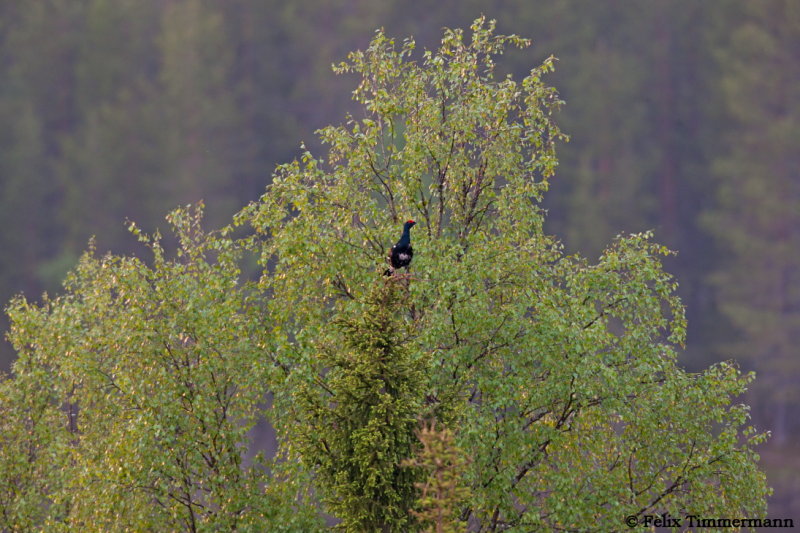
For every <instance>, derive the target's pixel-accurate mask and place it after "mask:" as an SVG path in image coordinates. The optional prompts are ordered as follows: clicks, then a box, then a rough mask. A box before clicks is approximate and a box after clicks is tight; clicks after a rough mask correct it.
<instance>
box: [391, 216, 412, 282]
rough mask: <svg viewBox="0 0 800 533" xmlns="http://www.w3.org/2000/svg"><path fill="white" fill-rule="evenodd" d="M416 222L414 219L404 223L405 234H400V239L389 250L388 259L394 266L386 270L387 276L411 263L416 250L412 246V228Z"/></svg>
mask: <svg viewBox="0 0 800 533" xmlns="http://www.w3.org/2000/svg"><path fill="white" fill-rule="evenodd" d="M414 224H416V222H414V221H413V220H409V221H408V222H406V223H405V224H403V235H401V236H400V240H399V241H397V244H395V245H394V246H392V249H391V250H390V251H389V257H388V258H387V259H388V260H389V264H390V265H392V266H391V267H390V268H388V269H387V270H386V272H384V275H385V276H391V275H392V274H393V273H394V271H395V270H397V269H398V268H402V267H407V266H408V265H409V264H411V258H412V257H414V250H413V249H412V248H411V228H412V227H413V226H414Z"/></svg>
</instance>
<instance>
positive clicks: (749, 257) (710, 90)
mask: <svg viewBox="0 0 800 533" xmlns="http://www.w3.org/2000/svg"><path fill="white" fill-rule="evenodd" d="M481 13H485V14H486V15H487V16H489V17H492V18H496V19H497V20H498V30H500V31H501V32H503V33H516V34H519V35H522V36H525V37H532V38H533V46H532V47H531V48H527V49H525V50H522V51H518V52H516V51H515V52H513V53H509V54H508V55H506V56H504V57H503V58H502V60H501V61H500V62H499V65H498V68H499V69H500V70H501V71H502V72H509V73H514V74H515V76H516V77H521V74H522V75H524V73H526V72H527V71H529V70H530V68H531V67H532V66H534V65H538V64H540V63H541V62H542V60H543V59H544V58H546V57H548V56H549V55H551V54H553V55H555V56H556V57H558V58H559V63H558V66H557V69H556V73H555V74H553V75H552V76H550V77H549V79H548V80H547V82H548V83H549V84H551V85H554V86H555V87H556V88H557V89H558V90H559V92H560V94H561V96H562V98H563V99H564V100H566V102H567V105H566V106H565V107H564V108H563V110H562V111H561V112H560V115H559V116H558V117H557V121H558V123H559V124H560V126H561V128H562V130H563V131H565V132H566V133H568V134H569V135H570V137H571V141H570V142H569V143H568V144H566V145H562V146H560V148H559V159H560V166H559V169H558V171H557V175H556V177H555V178H554V179H553V180H552V190H551V192H550V193H549V194H548V196H547V197H546V207H547V208H548V210H549V215H548V219H547V220H548V227H547V228H546V229H547V231H548V232H549V233H553V234H555V235H558V236H559V237H560V238H562V239H563V242H564V244H565V246H566V248H567V250H568V251H579V252H581V253H582V254H584V255H586V256H588V257H596V256H597V255H598V254H599V252H600V249H601V247H602V246H603V243H606V242H609V241H610V240H611V239H612V238H613V236H614V235H616V234H618V233H621V232H634V231H643V230H646V229H651V228H652V229H654V230H655V233H656V238H657V240H658V241H660V242H663V243H665V244H666V245H668V246H669V247H671V248H672V249H675V250H678V251H679V254H678V255H677V256H676V257H674V258H671V259H669V260H668V261H667V270H669V271H671V272H672V273H673V274H675V275H676V277H677V279H678V280H679V281H680V284H681V285H680V290H679V292H680V295H681V297H682V298H683V301H684V303H685V304H686V305H687V308H688V309H687V311H688V320H689V329H688V342H687V349H686V351H685V352H684V353H683V354H682V364H683V365H685V367H686V368H687V369H688V370H690V371H692V370H699V369H701V368H705V367H706V366H708V365H709V364H712V363H714V362H716V361H720V360H725V359H730V358H734V359H736V360H737V361H739V363H740V365H741V366H742V368H743V369H744V370H755V371H756V372H757V373H758V378H757V380H756V382H755V383H754V385H753V386H752V387H751V390H750V391H749V392H748V397H747V398H745V399H744V401H746V403H748V404H749V405H751V406H752V416H753V419H754V422H755V425H756V426H757V427H759V428H761V429H769V430H771V431H772V438H771V439H770V441H768V443H767V444H765V445H764V446H762V449H761V450H760V451H761V453H762V463H763V467H764V468H765V470H766V471H767V475H768V479H769V481H770V483H771V485H772V486H773V487H775V494H774V495H773V498H772V499H771V502H770V515H771V516H776V517H777V516H786V517H792V516H794V517H798V516H800V475H798V474H800V448H798V447H797V446H796V445H794V443H796V442H797V439H798V436H800V418H799V417H798V416H797V411H798V407H799V406H800V396H799V395H798V383H800V358H798V348H797V346H798V345H800V146H798V139H800V105H799V103H800V84H798V81H797V80H800V4H799V3H797V2H795V1H793V0H759V1H757V2H749V1H745V0H717V1H715V2H698V1H692V0H652V1H647V2H644V1H633V0H609V1H604V2H590V1H588V0H587V1H580V0H558V1H556V0H550V1H542V0H536V1H533V0H495V1H492V2H486V1H483V2H482V1H477V0H466V1H463V0H462V1H457V0H437V1H436V2H433V1H428V0H422V1H418V2H414V3H413V4H409V3H407V2H399V1H394V0H382V1H380V2H376V1H361V0H337V1H331V2H318V1H311V0H294V1H292V2H275V1H273V0H262V1H257V0H228V1H225V2H213V1H202V0H149V1H141V0H42V1H36V2H18V1H16V0H0V124H2V128H0V301H2V302H4V303H5V302H8V300H9V299H10V298H11V297H12V296H13V295H15V294H18V293H20V292H22V293H25V294H26V295H27V296H28V297H29V298H31V299H36V297H37V295H39V294H41V293H42V292H43V291H48V292H51V293H54V292H55V293H57V292H59V290H60V286H61V285H60V284H61V280H62V279H63V278H64V275H65V274H66V272H67V271H68V270H69V269H70V268H71V267H73V266H74V264H75V262H76V261H77V259H78V257H79V255H80V253H81V252H82V251H83V250H84V249H85V248H86V246H87V242H88V240H89V238H90V237H91V236H93V235H94V236H96V243H97V248H98V250H100V251H106V250H108V251H112V252H115V253H132V254H142V253H143V252H144V250H143V249H142V248H140V246H141V244H140V243H138V242H137V241H136V239H134V238H132V237H131V236H130V235H129V234H128V232H127V229H126V224H125V221H126V219H127V220H135V221H136V222H137V224H138V225H139V226H140V227H141V228H143V229H144V230H145V231H148V232H150V231H153V230H154V229H156V228H159V227H160V228H162V229H164V228H165V226H166V223H165V221H164V216H165V214H166V213H167V212H168V211H169V210H171V209H172V208H173V207H175V206H177V205H182V204H188V203H192V202H196V201H198V200H200V199H204V201H205V205H206V212H207V222H206V225H207V227H219V226H221V225H222V224H224V223H226V222H227V221H229V220H230V216H231V215H232V214H233V213H234V212H236V211H237V210H238V209H240V208H241V207H242V206H244V205H245V204H247V203H248V202H250V201H253V200H255V199H257V198H258V197H259V195H260V194H261V193H262V192H263V190H264V187H265V186H266V185H267V183H269V181H270V176H271V172H272V169H273V168H274V167H275V165H276V164H279V163H283V162H286V161H289V160H292V159H294V158H295V157H297V156H298V155H299V154H300V142H301V141H303V142H305V143H306V145H307V146H309V147H310V148H312V149H314V148H317V147H318V144H317V143H318V141H317V140H316V136H315V135H314V133H313V132H314V131H315V130H316V129H318V128H321V127H323V126H325V125H327V124H329V123H333V124H337V123H340V122H342V121H343V120H344V117H345V114H346V112H348V111H350V110H352V109H353V103H352V101H351V99H350V92H351V91H352V89H353V88H354V83H355V82H354V80H353V79H351V78H348V77H347V76H334V75H333V74H332V72H331V70H330V65H331V64H332V63H334V62H338V61H340V60H342V59H343V58H344V56H345V55H346V53H347V52H348V51H350V50H353V49H356V48H363V47H364V46H366V44H367V43H368V42H369V39H370V38H371V36H372V35H373V32H374V30H375V29H376V28H379V27H384V28H385V29H386V33H387V34H388V35H394V36H398V37H402V36H407V35H413V36H414V37H415V39H416V40H417V43H418V45H419V46H420V47H426V48H432V47H435V46H436V44H437V41H438V39H439V37H440V35H441V28H442V27H443V26H448V27H463V26H468V25H469V22H470V21H471V20H473V19H474V18H475V17H476V16H478V15H479V14H481ZM388 244H390V243H387V245H388ZM0 327H1V328H2V329H3V330H5V329H6V328H7V321H6V318H5V317H3V318H2V320H0ZM13 359H14V353H13V351H12V349H11V347H10V345H9V344H8V343H5V341H3V344H2V346H0V368H1V369H2V370H8V368H9V367H10V364H11V361H13ZM655 429H657V428H654V430H655ZM262 433H263V435H262V436H261V438H262V439H263V442H264V444H263V445H264V446H265V447H269V446H271V441H270V438H271V437H270V435H269V431H268V430H267V429H264V430H263V432H262Z"/></svg>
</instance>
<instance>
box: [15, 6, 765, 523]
mask: <svg viewBox="0 0 800 533" xmlns="http://www.w3.org/2000/svg"><path fill="white" fill-rule="evenodd" d="M494 29H495V26H494V22H487V21H486V20H485V19H483V18H481V19H478V20H476V21H475V23H474V24H473V25H472V28H471V30H472V32H471V36H469V37H467V36H466V35H465V33H464V32H463V31H461V30H446V31H445V34H444V38H443V40H442V44H441V47H440V48H439V49H438V50H436V51H426V52H424V53H422V54H421V55H420V54H418V53H417V52H416V51H415V47H414V42H413V41H412V40H406V41H404V42H403V43H402V44H401V45H400V46H399V47H398V46H397V45H396V44H395V43H394V42H393V41H392V40H391V39H389V38H388V37H386V36H385V35H384V34H383V32H378V33H377V34H376V36H375V38H374V39H373V41H372V43H371V44H370V46H369V48H368V49H367V50H365V51H363V52H354V53H352V54H350V56H349V57H348V60H347V61H346V62H345V63H342V64H341V65H339V66H338V67H336V70H337V71H339V72H341V73H353V74H356V75H358V76H360V79H361V81H360V83H359V84H358V87H357V88H356V90H355V91H354V98H355V100H356V101H357V102H358V103H359V104H361V106H362V108H363V116H362V117H360V118H358V119H356V118H355V117H348V120H347V123H346V124H344V125H342V126H331V127H328V128H325V129H323V130H321V132H320V135H321V137H322V140H323V141H324V142H325V143H326V144H327V146H328V147H329V151H328V154H327V157H326V158H324V159H320V158H316V157H314V156H313V155H312V154H311V153H308V152H306V153H304V154H303V156H302V158H300V159H299V160H298V161H294V162H292V163H290V164H287V165H283V166H281V167H279V168H278V169H277V171H276V173H275V175H274V179H273V183H272V184H271V185H270V186H269V187H268V189H267V191H266V193H265V194H264V195H263V197H262V198H261V199H260V201H258V202H256V203H253V204H252V205H250V206H248V207H246V208H245V209H243V210H242V211H241V212H240V213H239V214H238V215H237V216H236V217H235V220H234V224H232V225H231V226H230V227H227V228H225V229H223V230H222V231H221V232H218V233H211V234H208V233H204V232H202V231H201V230H200V229H199V217H200V215H199V213H197V212H194V213H193V212H191V211H187V210H178V211H176V212H174V213H173V215H172V216H171V221H172V223H173V225H174V226H175V228H176V230H177V234H178V236H179V240H180V244H181V246H180V252H179V255H178V257H176V258H174V259H170V258H168V257H167V254H166V253H165V252H164V250H163V249H162V248H161V245H160V244H159V243H158V239H157V238H152V239H151V238H148V237H145V236H143V235H141V234H140V236H141V238H142V239H144V240H145V241H147V242H149V243H150V245H151V248H152V250H153V255H154V260H153V264H152V266H148V265H146V264H144V263H143V262H142V261H139V260H137V259H133V258H127V257H114V256H106V257H103V258H97V257H95V254H93V253H91V252H90V253H88V254H87V255H86V256H85V257H84V259H83V260H82V261H81V263H80V264H79V265H78V267H77V268H76V270H75V271H74V272H73V274H72V275H71V276H70V278H69V279H68V281H67V284H66V294H65V295H63V296H61V297H59V298H56V299H46V300H45V301H44V302H43V303H42V304H41V305H35V304H32V303H30V302H27V301H26V300H24V299H22V298H19V299H16V300H15V301H14V302H12V304H11V306H10V307H9V314H10V316H11V320H12V330H11V333H10V338H11V340H12V342H13V343H14V345H15V347H16V349H17V350H18V352H19V359H18V361H17V363H16V364H15V367H14V377H13V378H12V379H8V380H5V381H3V382H2V384H0V407H1V408H2V409H3V411H4V413H6V414H8V413H13V414H14V416H4V417H3V418H2V422H0V443H1V444H2V446H0V467H1V468H0V476H1V477H2V479H0V507H1V508H2V509H0V510H2V513H0V520H2V521H3V522H2V523H1V524H2V527H3V529H9V530H16V529H31V528H43V527H44V528H47V529H48V530H55V531H58V530H76V529H80V530H91V529H92V528H94V529H97V530H115V529H132V530H192V531H196V530H220V529H241V530H263V529H264V528H265V527H266V528H268V529H270V530H275V531H278V530H281V529H284V530H294V531H309V530H313V529H315V528H319V527H320V524H319V521H318V519H316V518H315V517H314V512H313V509H311V508H310V507H309V506H308V505H306V504H307V503H308V500H309V497H308V495H309V494H312V493H313V494H315V495H316V496H318V497H319V499H320V501H321V502H322V503H323V504H324V505H325V509H326V510H327V511H329V512H330V513H332V514H333V515H334V516H336V517H337V518H338V519H339V520H340V526H341V528H342V529H345V530H349V531H360V530H365V529H367V530H379V531H398V530H409V529H413V528H415V527H428V526H430V525H431V521H435V523H436V525H437V526H442V527H447V528H449V529H453V530H463V529H464V527H465V526H466V527H468V528H469V529H470V530H474V531H499V530H515V531H530V530H535V529H541V530H552V529H562V528H563V529H569V530H597V529H603V530H619V529H624V528H626V527H627V526H623V519H624V517H625V516H628V515H636V516H639V517H641V516H642V515H645V514H657V513H666V512H668V513H670V514H671V515H673V516H682V515H685V514H696V515H698V516H748V517H757V516H761V515H763V513H764V512H765V496H766V494H767V492H768V489H767V488H766V485H765V480H764V476H763V474H762V473H761V472H759V471H758V469H757V466H756V461H757V455H756V454H755V452H754V451H753V448H754V446H755V445H756V444H758V443H759V442H761V441H762V440H763V439H764V438H765V436H764V435H763V434H757V433H756V432H755V431H754V430H753V429H752V428H749V427H747V426H746V424H747V418H748V410H747V407H746V406H744V405H741V404H736V403H734V398H735V397H736V396H738V395H740V394H742V393H743V392H744V390H745V387H746V385H747V383H748V382H749V381H750V380H751V379H752V376H750V375H748V376H743V375H741V374H740V372H739V371H738V370H737V368H736V367H735V365H733V364H731V363H721V364H718V365H715V366H713V367H711V368H709V369H708V370H706V371H704V372H702V373H699V374H687V373H686V372H684V371H683V370H682V369H681V368H680V367H679V366H678V365H677V363H676V350H677V349H678V348H679V347H680V346H681V345H682V344H683V342H684V335H685V319H684V314H683V307H682V305H681V303H680V301H679V300H678V298H677V297H676V295H675V288H676V284H675V282H674V280H673V279H672V278H671V277H670V276H669V275H668V274H666V273H665V272H664V271H663V269H662V267H661V263H660V257H661V256H663V255H665V254H668V253H669V252H668V251H667V250H666V249H664V248H663V247H661V246H659V245H657V244H655V243H654V242H652V240H651V237H650V235H649V234H636V235H628V236H620V237H619V238H617V239H616V240H615V241H614V242H613V243H611V244H610V245H609V246H608V248H607V249H606V250H605V251H604V252H603V254H602V255H601V256H600V258H599V259H598V260H597V262H595V263H590V262H589V261H587V260H586V259H584V258H582V257H579V256H568V255H565V254H564V253H563V252H562V247H561V245H560V243H559V242H558V241H557V240H556V239H555V238H553V237H551V236H548V235H545V234H544V232H543V223H544V212H543V210H542V209H541V208H540V207H539V202H540V201H541V199H542V195H543V194H544V192H545V191H546V190H547V187H548V179H549V178H550V177H552V175H553V173H554V170H555V167H556V157H555V145H556V143H557V142H558V141H563V140H565V139H566V138H565V136H564V135H563V134H562V133H561V132H560V131H559V129H558V127H557V126H556V125H555V123H554V122H553V114H554V113H555V112H556V110H557V109H558V107H559V106H560V105H561V101H560V100H559V97H558V94H557V92H556V91H555V90H554V89H553V88H551V87H548V86H546V85H545V84H544V83H543V81H542V77H543V76H544V75H545V74H546V73H547V72H549V71H551V70H552V69H553V65H554V60H553V59H552V58H550V59H547V60H546V61H545V62H544V63H543V64H542V65H541V66H539V67H537V68H534V69H533V70H531V71H530V73H529V75H528V76H526V77H525V78H524V79H523V80H521V81H515V80H513V79H512V78H511V77H506V78H503V79H498V78H497V76H496V75H495V72H494V58H495V57H496V56H497V55H498V54H501V53H502V52H503V51H504V50H505V49H506V48H507V47H509V46H525V45H526V44H527V41H526V40H524V39H521V38H519V37H516V36H503V35H497V34H495V31H494ZM408 217H412V218H415V219H417V220H418V222H419V223H418V225H417V226H416V228H415V229H414V233H413V242H414V248H415V250H416V254H415V258H414V263H413V264H412V265H411V270H410V273H409V274H408V275H402V276H394V277H389V278H385V277H384V276H383V275H382V271H383V269H384V265H383V260H384V259H383V258H384V257H385V253H386V248H387V246H388V244H390V243H391V242H394V240H395V239H396V237H397V233H398V231H399V228H400V225H401V223H402V221H403V220H405V219H406V218H408ZM240 226H247V227H250V228H251V229H252V230H253V231H252V232H251V235H250V236H247V237H243V238H239V237H236V235H237V233H236V232H235V231H234V230H235V229H236V228H237V227H240ZM133 230H134V233H137V234H138V230H137V229H136V228H135V227H134V228H133ZM244 250H249V251H250V252H255V253H256V254H257V257H258V258H259V262H260V265H261V267H262V269H263V272H262V275H261V278H260V280H259V281H258V282H257V283H245V282H242V281H241V279H240V278H241V277H242V276H241V272H240V269H239V268H240V267H239V264H240V262H241V260H242V257H241V254H242V252H243V251H244ZM268 391H269V392H272V393H273V394H274V401H273V403H272V404H271V405H270V406H269V408H265V407H264V404H263V403H262V400H263V399H264V397H265V394H266V393H267V392H268ZM261 416H266V417H267V418H268V419H269V420H270V421H271V422H272V423H273V425H274V426H275V427H276V429H277V430H278V434H279V438H280V442H281V450H280V454H279V455H278V458H280V459H281V460H279V461H276V460H272V461H268V460H266V459H264V460H256V461H255V462H251V461H245V457H246V455H247V448H248V446H249V441H250V439H249V436H248V430H249V428H251V427H252V425H253V424H254V423H255V421H256V419H257V418H259V417H261ZM427 421H430V422H431V423H433V422H435V424H436V427H437V428H441V431H443V432H444V431H446V432H447V435H448V437H447V441H448V442H447V446H446V447H445V448H446V450H451V451H453V453H457V455H458V456H463V457H464V458H465V459H464V461H459V462H458V465H457V467H453V468H452V469H450V470H448V469H444V470H441V472H442V475H444V473H445V472H449V473H448V474H447V475H448V476H449V477H448V478H447V479H446V480H444V481H442V483H441V484H440V485H438V486H439V488H440V489H441V490H439V491H438V492H437V494H438V495H437V496H436V498H435V499H431V498H429V497H427V496H426V495H424V494H420V493H419V490H420V489H419V487H420V486H422V487H425V486H426V483H427V480H429V476H430V475H431V472H432V471H433V472H436V469H435V468H434V469H433V470H431V468H430V466H431V465H435V464H436V457H431V454H430V453H428V452H426V450H425V447H424V446H421V445H420V443H419V442H418V441H417V439H416V437H415V435H416V430H417V428H418V427H419V426H420V424H421V423H423V422H425V423H427ZM443 434H444V433H443ZM420 448H421V449H420ZM442 453H443V454H444V455H443V456H442V457H441V458H440V460H445V461H449V460H450V459H448V458H447V457H448V456H447V455H446V454H447V453H450V452H446V451H445V452H442ZM415 457H416V458H415ZM266 467H269V469H267V468H266ZM453 472H458V474H459V475H458V478H457V479H455V476H453V475H452V474H453ZM443 479H444V478H443ZM431 486H434V485H431ZM415 489H416V490H417V492H415ZM437 490H438V489H437ZM446 494H450V495H451V496H441V495H446ZM440 496H441V497H440ZM437 509H438V510H440V514H439V515H438V518H436V517H434V515H433V514H431V513H432V512H434V511H436V510H437ZM455 509H458V512H454V510H455ZM445 521H449V522H448V523H445ZM454 521H458V522H459V523H458V524H456V523H453V522H454Z"/></svg>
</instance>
